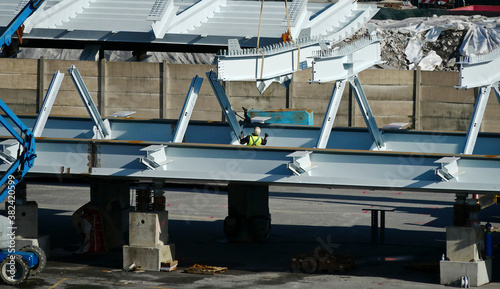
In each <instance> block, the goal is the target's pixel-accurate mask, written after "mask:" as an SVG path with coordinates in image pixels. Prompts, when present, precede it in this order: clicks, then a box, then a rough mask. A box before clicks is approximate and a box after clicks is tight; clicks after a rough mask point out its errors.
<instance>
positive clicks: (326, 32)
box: [308, 0, 379, 43]
mask: <svg viewBox="0 0 500 289" xmlns="http://www.w3.org/2000/svg"><path fill="white" fill-rule="evenodd" d="M378 10H379V9H378V8H377V6H376V5H367V4H358V2H357V1H351V0H340V1H338V2H337V3H335V4H334V5H331V6H329V7H328V8H327V9H325V10H324V11H322V12H321V13H320V14H318V15H314V16H313V18H312V19H311V20H310V21H309V23H308V27H310V28H311V35H322V36H325V38H327V39H328V40H330V41H332V42H333V43H337V42H340V41H342V40H344V39H346V38H348V37H350V36H352V35H353V34H354V33H356V31H358V30H359V29H361V28H362V27H363V26H364V25H365V24H366V23H367V22H368V21H369V20H370V19H372V18H373V16H375V14H377V12H378Z"/></svg>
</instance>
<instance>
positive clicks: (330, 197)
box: [0, 184, 500, 289]
mask: <svg viewBox="0 0 500 289" xmlns="http://www.w3.org/2000/svg"><path fill="white" fill-rule="evenodd" d="M89 195H90V194H89V188H88V186H84V185H82V186H67V185H63V186H61V185H58V184H56V185H47V184H28V200H34V201H37V202H38V205H39V210H40V211H39V232H40V234H49V235H50V236H51V243H52V244H51V247H52V249H51V252H50V258H49V261H48V264H47V268H46V269H45V271H44V272H42V273H41V274H39V275H37V276H34V277H30V278H29V279H28V280H27V282H26V283H24V284H23V285H21V286H19V288H71V289H76V288H82V289H83V288H85V289H93V288H96V289H97V288H99V289H101V288H343V289H347V288H356V289H360V288H366V289H369V288H371V289H375V288H415V289H417V288H418V289H425V288H445V286H444V285H440V284H439V261H440V260H441V256H442V254H443V253H445V251H446V250H445V248H446V241H445V239H446V236H445V228H446V226H450V225H452V222H453V203H454V199H455V196H454V195H453V194H435V193H420V192H401V191H368V190H361V189H326V188H323V189H320V188H303V187H302V188H299V187H274V186H272V187H270V211H271V214H272V235H271V237H270V239H269V241H268V242H265V243H252V244H248V243H239V244H231V243H228V242H227V240H226V238H225V237H224V232H223V225H222V224H223V220H224V218H225V217H226V215H227V192H225V191H224V190H218V189H215V190H214V189H213V188H212V190H206V189H205V188H204V187H203V186H196V187H193V188H189V187H182V188H175V189H174V188H172V189H171V190H169V191H167V192H166V197H167V210H168V211H169V224H168V226H169V234H170V241H171V243H175V247H176V252H175V253H176V259H177V260H178V264H179V265H178V269H177V270H175V271H172V272H140V271H139V272H137V271H133V272H124V271H123V270H122V267H123V264H122V252H121V250H114V251H109V252H106V253H103V254H91V255H76V254H74V253H73V252H71V251H69V250H68V248H70V247H72V246H73V247H74V246H75V244H78V242H79V240H78V238H77V236H76V233H75V229H74V228H73V225H72V218H71V215H72V213H73V212H74V211H75V210H76V209H77V208H79V207H80V206H81V205H83V204H85V203H86V202H87V201H88V200H89V198H90V197H89ZM371 206H386V207H391V208H395V211H394V212H388V213H387V214H386V241H385V244H372V243H371V233H370V232H371V231H370V224H371V218H370V212H369V211H366V210H363V209H365V208H369V207H371ZM2 208H3V206H2ZM481 221H482V222H483V224H484V223H485V222H486V221H489V222H490V223H492V225H493V226H494V227H499V226H500V206H499V205H493V206H490V207H488V208H486V209H484V210H483V211H482V212H481ZM493 244H494V248H493V254H494V255H495V256H497V259H494V262H493V268H494V269H493V278H494V280H493V282H492V283H490V284H487V285H485V286H482V288H486V289H489V288H500V271H499V270H498V268H499V266H500V262H499V259H500V257H498V256H500V255H499V254H500V249H499V248H498V245H499V244H500V233H494V234H493ZM319 249H326V250H331V252H333V253H334V254H348V255H353V256H355V258H356V268H354V269H352V270H346V271H344V272H337V273H317V274H306V273H302V272H292V270H291V268H290V258H291V257H292V256H296V255H298V254H301V253H310V252H314V251H315V250H319ZM194 264H200V265H210V266H219V267H227V271H225V272H222V273H220V274H215V275H198V274H189V273H185V272H184V271H185V269H187V268H188V267H190V266H192V265H194ZM4 286H5V285H0V287H2V288H3V287H4ZM7 287H8V286H5V288H7Z"/></svg>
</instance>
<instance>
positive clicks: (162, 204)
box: [153, 182, 166, 212]
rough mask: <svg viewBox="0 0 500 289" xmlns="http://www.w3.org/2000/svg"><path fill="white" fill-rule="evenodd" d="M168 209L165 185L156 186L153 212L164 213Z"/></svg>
mask: <svg viewBox="0 0 500 289" xmlns="http://www.w3.org/2000/svg"><path fill="white" fill-rule="evenodd" d="M165 208H166V198H165V195H164V190H163V183H159V182H158V183H155V184H154V193H153V211H155V212H163V211H165Z"/></svg>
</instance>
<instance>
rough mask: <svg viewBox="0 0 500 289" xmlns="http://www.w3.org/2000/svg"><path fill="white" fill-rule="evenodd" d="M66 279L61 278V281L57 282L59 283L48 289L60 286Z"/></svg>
mask: <svg viewBox="0 0 500 289" xmlns="http://www.w3.org/2000/svg"><path fill="white" fill-rule="evenodd" d="M67 279H68V278H62V279H61V280H59V282H57V283H56V284H54V285H53V286H52V287H50V288H49V289H54V288H56V287H57V286H59V285H61V283H62V282H64V281H65V280H67Z"/></svg>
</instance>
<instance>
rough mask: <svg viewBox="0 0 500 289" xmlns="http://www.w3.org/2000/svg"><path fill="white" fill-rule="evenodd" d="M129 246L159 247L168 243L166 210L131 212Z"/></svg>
mask: <svg viewBox="0 0 500 289" xmlns="http://www.w3.org/2000/svg"><path fill="white" fill-rule="evenodd" d="M129 215H130V223H129V243H130V246H131V247H159V246H163V245H164V244H167V243H168V212H167V211H162V212H147V213H143V212H131V213H130V214H129Z"/></svg>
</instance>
